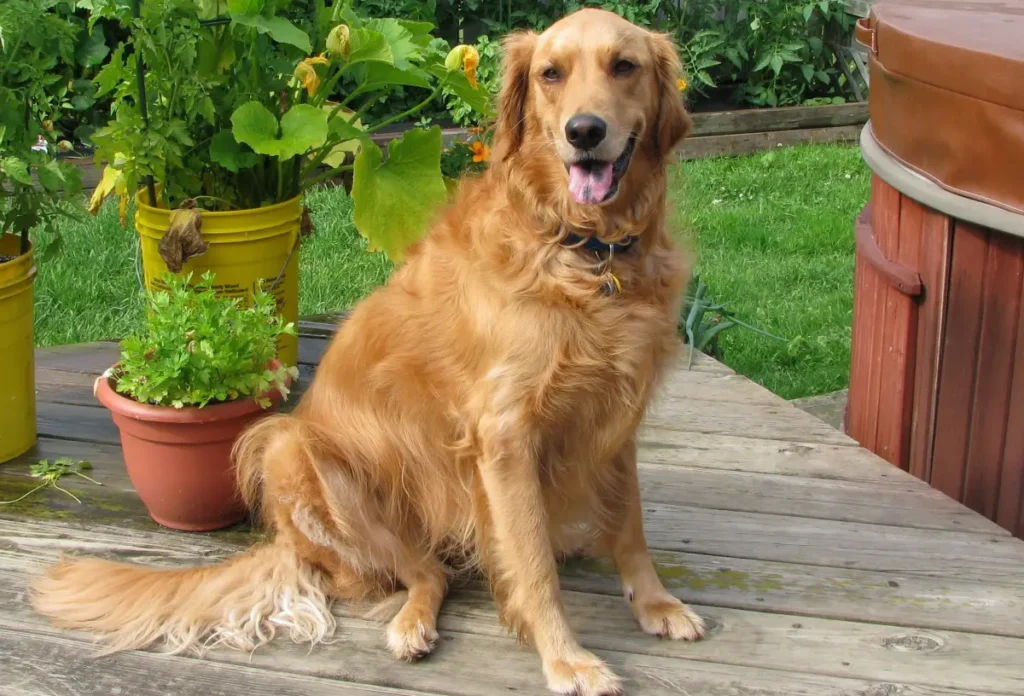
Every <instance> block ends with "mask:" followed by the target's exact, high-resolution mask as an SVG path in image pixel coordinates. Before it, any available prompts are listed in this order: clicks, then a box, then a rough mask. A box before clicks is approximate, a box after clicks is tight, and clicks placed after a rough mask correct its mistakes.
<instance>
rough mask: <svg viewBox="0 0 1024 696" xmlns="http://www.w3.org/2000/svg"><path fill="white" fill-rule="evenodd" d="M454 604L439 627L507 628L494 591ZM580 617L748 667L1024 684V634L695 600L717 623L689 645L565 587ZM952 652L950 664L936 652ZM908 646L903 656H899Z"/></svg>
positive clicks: (634, 648) (634, 644) (622, 639)
mask: <svg viewBox="0 0 1024 696" xmlns="http://www.w3.org/2000/svg"><path fill="white" fill-rule="evenodd" d="M454 599H455V601H453V602H450V603H449V604H448V606H446V608H445V609H446V610H445V611H444V612H442V615H441V620H440V622H439V626H438V627H439V630H440V631H444V630H445V629H450V630H451V629H453V630H459V631H467V632H473V633H479V634H483V635H493V636H496V637H497V636H500V635H502V634H503V633H504V629H503V628H502V627H501V626H500V625H499V624H498V621H497V616H496V614H495V611H494V607H493V602H492V601H491V599H490V597H488V596H486V595H485V594H483V593H481V592H474V593H470V592H464V593H462V594H460V595H456V596H455V597H454ZM563 599H564V602H565V604H566V613H567V615H568V616H569V619H570V623H571V624H572V625H573V627H574V628H575V629H576V631H577V632H578V633H579V635H580V636H581V638H582V640H583V642H584V643H585V644H586V645H589V646H593V647H597V648H600V649H604V650H615V651H621V652H628V653H637V654H641V653H642V654H646V655H650V656H659V657H666V658H672V657H676V656H682V655H685V656H686V658H687V659H688V660H692V661H700V662H716V663H726V664H730V665H735V666H738V667H739V666H743V667H754V668H761V667H770V668H771V669H780V670H787V671H803V672H807V673H811V674H818V675H822V676H840V677H848V678H854V679H863V680H866V681H872V682H876V683H877V682H894V683H902V684H919V685H927V686H931V687H932V688H948V689H961V690H966V689H976V690H980V691H991V692H993V693H1006V694H1019V693H1021V692H1022V691H1024V671H1022V670H1021V669H1020V655H1021V653H1022V652H1024V640H1021V639H1014V638H1004V637H992V636H982V635H975V634H969V633H956V632H952V631H944V632H942V633H938V632H932V631H925V630H914V629H909V630H908V629H906V628H903V627H899V626H886V625H880V624H868V623H855V622H841V621H835V620H829V619H816V618H800V619H799V620H796V621H795V620H794V619H795V618H797V617H793V616H787V615H784V614H768V613H760V612H749V611H742V610H735V609H722V608H718V607H716V608H710V607H699V606H697V607H695V610H696V611H698V612H700V613H701V614H702V615H704V616H705V617H707V618H708V619H709V620H710V621H711V623H712V625H713V627H714V628H713V632H712V639H711V640H705V641H699V642H697V643H694V644H692V645H687V646H685V650H684V649H681V648H680V646H679V644H677V643H673V642H671V641H654V642H652V640H651V638H650V637H648V636H645V635H643V634H642V633H640V632H639V631H638V630H637V629H636V627H635V622H634V619H633V617H632V615H631V614H630V612H629V610H628V609H627V608H626V606H625V603H624V602H623V601H622V600H621V599H619V598H611V597H595V596H594V595H590V594H577V593H565V594H564V595H563ZM937 653H938V654H941V655H942V664H941V666H938V665H936V663H935V656H936V654H937ZM897 654H898V655H899V658H898V659H897V658H896V657H895V656H896V655H897Z"/></svg>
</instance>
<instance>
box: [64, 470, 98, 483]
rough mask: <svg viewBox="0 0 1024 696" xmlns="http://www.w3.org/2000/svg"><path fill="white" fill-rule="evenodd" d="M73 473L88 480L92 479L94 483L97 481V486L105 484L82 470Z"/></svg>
mask: <svg viewBox="0 0 1024 696" xmlns="http://www.w3.org/2000/svg"><path fill="white" fill-rule="evenodd" d="M71 473H72V474H74V475H75V476H81V477H82V478H84V479H85V480H86V481H90V482H92V483H95V484H96V485H97V486H102V485H103V484H102V483H100V482H99V481H97V480H96V479H94V478H93V477H91V476H86V475H85V474H83V473H82V472H81V471H72V472H71Z"/></svg>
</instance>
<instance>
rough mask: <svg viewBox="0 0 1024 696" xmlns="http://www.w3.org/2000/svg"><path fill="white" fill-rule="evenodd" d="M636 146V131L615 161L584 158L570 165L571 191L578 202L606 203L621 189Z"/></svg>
mask: <svg viewBox="0 0 1024 696" xmlns="http://www.w3.org/2000/svg"><path fill="white" fill-rule="evenodd" d="M635 146H636V133H632V134H630V136H629V141H628V142H627V143H626V147H625V148H623V150H622V154H621V155H619V156H618V157H617V158H616V159H615V161H614V162H603V161H601V160H595V159H584V160H580V161H579V162H573V163H572V164H570V165H569V193H570V194H572V197H573V200H575V201H576V202H577V203H604V202H605V201H608V200H611V199H612V197H614V196H615V194H616V193H617V192H618V190H619V181H621V180H622V175H623V174H625V173H626V170H627V169H629V161H630V159H632V157H633V148H634V147H635Z"/></svg>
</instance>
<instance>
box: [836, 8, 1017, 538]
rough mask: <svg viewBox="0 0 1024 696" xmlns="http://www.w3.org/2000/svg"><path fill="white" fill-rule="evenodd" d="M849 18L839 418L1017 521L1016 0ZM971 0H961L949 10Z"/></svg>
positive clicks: (942, 486) (1003, 519) (869, 443)
mask: <svg viewBox="0 0 1024 696" xmlns="http://www.w3.org/2000/svg"><path fill="white" fill-rule="evenodd" d="M1011 5H1012V3H1006V4H1005V5H1002V6H997V5H990V6H987V9H985V10H984V11H983V10H981V9H978V8H979V7H980V6H978V5H973V6H972V5H967V4H945V6H942V5H939V6H928V4H927V0H925V2H923V3H922V4H917V3H914V4H902V3H901V4H885V3H882V4H879V5H876V6H875V7H874V8H873V9H872V12H871V15H870V16H869V17H868V18H867V19H864V20H861V21H860V23H859V24H858V27H857V35H858V36H857V38H858V40H859V41H860V42H861V43H863V44H864V45H865V46H867V47H868V53H869V63H870V77H871V96H870V113H871V120H870V121H869V123H868V125H867V126H866V127H865V128H864V132H863V133H862V137H861V149H862V152H863V156H864V159H865V161H866V162H867V164H868V166H869V167H870V168H871V170H872V172H873V177H872V185H871V199H870V201H869V203H868V205H867V207H866V208H865V210H864V211H863V212H862V213H861V215H860V216H859V217H858V219H857V221H856V239H857V261H856V272H855V289H854V316H853V348H852V360H851V366H850V400H849V406H848V410H847V416H846V429H847V432H848V433H849V434H850V435H851V436H852V437H853V438H855V439H856V440H857V441H858V442H860V443H861V444H862V445H864V446H865V447H867V448H868V449H870V450H872V451H874V452H876V453H877V454H879V455H880V456H882V457H884V458H885V459H887V460H888V461H890V462H891V463H893V464H895V465H896V466H899V467H901V468H903V469H906V470H908V471H910V472H911V473H912V474H914V475H915V476H917V477H919V478H921V479H924V480H925V481H928V482H929V483H930V484H931V485H932V486H934V487H935V488H937V489H939V490H941V491H943V492H944V493H946V494H947V495H949V496H951V497H953V498H955V499H957V500H959V501H961V502H963V503H965V504H966V505H968V506H969V507H971V508H973V509H974V510H976V511H978V512H980V513H982V514H984V515H986V516H988V517H989V518H991V519H993V520H995V521H996V522H997V523H998V524H1000V525H1001V526H1003V527H1005V528H1006V529H1009V530H1010V531H1011V532H1013V533H1015V534H1016V535H1017V536H1024V301H1022V297H1024V3H1020V4H1017V5H1016V7H1011ZM950 7H962V8H967V7H973V8H974V9H946V8H950Z"/></svg>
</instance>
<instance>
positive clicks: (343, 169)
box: [307, 164, 355, 187]
mask: <svg viewBox="0 0 1024 696" xmlns="http://www.w3.org/2000/svg"><path fill="white" fill-rule="evenodd" d="M354 168H355V165H352V164H343V165H341V166H340V167H335V168H334V169H328V170H327V171H326V172H324V173H323V174H319V175H317V176H315V177H313V178H312V179H310V180H309V183H308V184H307V186H309V187H313V186H316V185H317V184H319V183H320V182H321V181H326V180H327V179H330V178H331V177H333V176H337V175H338V174H341V173H342V172H350V171H352V170H353V169H354Z"/></svg>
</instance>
